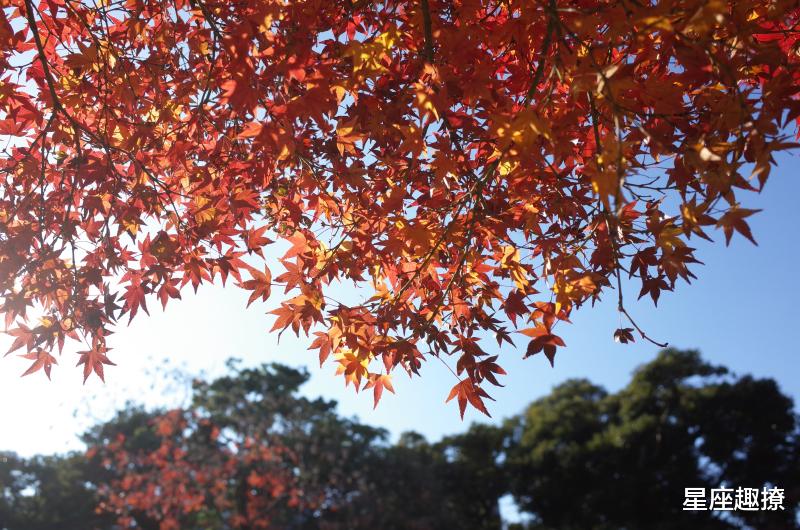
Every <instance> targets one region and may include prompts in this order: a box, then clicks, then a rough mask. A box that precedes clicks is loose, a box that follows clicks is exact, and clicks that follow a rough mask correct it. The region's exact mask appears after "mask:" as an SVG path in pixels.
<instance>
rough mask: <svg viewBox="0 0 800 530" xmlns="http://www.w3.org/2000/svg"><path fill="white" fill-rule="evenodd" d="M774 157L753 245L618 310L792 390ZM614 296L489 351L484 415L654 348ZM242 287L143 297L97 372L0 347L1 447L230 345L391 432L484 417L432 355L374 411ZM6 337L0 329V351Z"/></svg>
mask: <svg viewBox="0 0 800 530" xmlns="http://www.w3.org/2000/svg"><path fill="white" fill-rule="evenodd" d="M779 162H780V164H779V166H778V167H777V168H776V169H775V170H774V171H773V174H772V177H771V179H770V181H769V183H768V184H767V187H766V189H765V191H764V193H763V194H761V195H760V196H757V195H747V196H744V195H743V197H745V199H744V201H743V203H744V205H745V206H746V207H749V208H763V209H764V212H762V213H760V214H758V215H756V216H754V217H752V218H751V223H750V224H751V227H752V229H753V233H754V234H755V237H756V239H757V241H758V242H759V246H758V247H755V246H753V245H752V244H750V243H749V242H748V241H746V240H745V239H744V238H741V237H739V236H738V235H737V236H734V239H733V241H732V243H731V246H730V247H727V248H726V247H725V245H724V239H723V236H722V233H721V232H714V236H715V239H716V242H715V243H714V244H713V245H712V244H708V243H704V242H702V241H696V245H697V246H698V248H699V251H698V258H699V259H700V260H701V261H703V262H704V263H705V265H704V266H700V267H697V268H696V269H695V273H696V274H697V276H698V279H697V280H695V281H694V283H693V284H692V285H685V284H681V285H680V286H679V289H678V290H677V291H676V293H664V294H663V295H662V297H661V301H660V302H659V307H658V308H653V306H652V303H651V302H649V301H646V300H644V299H643V300H642V301H640V302H639V303H634V300H635V299H636V295H637V294H638V293H637V292H636V289H635V288H634V286H631V288H630V289H628V290H626V293H625V294H626V299H627V300H628V303H627V305H628V309H629V311H631V312H632V313H633V314H634V316H635V317H636V319H637V321H638V322H639V324H640V325H641V326H642V327H643V328H644V329H645V330H646V331H647V332H648V333H649V334H650V335H651V336H653V337H654V338H656V339H659V340H666V341H669V342H670V344H671V345H674V346H676V347H680V348H698V349H700V350H701V351H702V353H703V354H704V355H705V357H706V358H707V359H709V360H711V361H713V362H715V363H720V364H725V365H726V366H728V367H730V368H731V369H732V370H733V371H735V372H736V373H741V374H743V373H752V374H754V375H756V376H760V377H772V378H775V379H776V380H777V381H778V382H779V384H780V386H781V388H782V389H783V391H784V392H786V393H788V394H789V395H791V396H792V397H794V399H795V401H798V398H800V358H798V354H800V347H799V346H798V337H797V334H798V332H800V310H798V308H797V303H798V298H800V278H798V274H797V270H798V264H799V263H800V236H799V235H798V230H800V207H798V204H799V203H800V201H799V200H798V196H800V185H798V184H799V183H798V182H797V179H798V172H799V171H800V159H798V156H797V155H795V156H788V155H784V156H782V157H781V158H780V159H779ZM693 241H695V240H694V239H693ZM614 297H615V295H614V293H613V291H609V292H608V293H607V296H606V298H607V301H606V302H605V303H601V304H600V305H599V306H596V307H594V308H591V307H588V306H587V307H585V308H584V309H582V310H580V311H579V312H578V313H577V314H576V315H575V317H574V319H573V324H572V325H566V326H564V327H563V328H561V329H560V332H561V334H562V336H563V337H564V339H565V340H566V343H567V347H566V348H563V349H562V350H560V351H559V353H558V355H557V357H556V363H555V368H550V366H549V364H548V363H547V361H546V359H544V358H543V357H541V356H536V357H534V358H531V359H528V360H522V353H523V351H524V341H519V344H518V346H519V349H517V350H514V349H512V348H509V347H504V350H503V351H502V352H501V355H500V360H501V364H502V365H503V366H504V367H505V368H506V370H507V371H508V372H509V375H508V376H506V377H504V378H503V380H502V382H504V383H505V385H506V386H505V387H504V388H499V389H495V390H494V391H493V392H492V395H493V396H494V397H495V398H496V400H497V401H496V402H494V403H491V405H490V411H491V413H492V415H493V416H494V418H495V420H494V421H497V420H499V419H502V418H504V417H507V416H509V415H511V414H515V413H517V412H519V411H520V410H522V408H523V407H524V406H525V405H526V404H527V403H529V402H530V401H531V400H533V399H535V398H537V397H539V396H541V395H543V394H546V393H547V392H549V391H550V389H551V388H552V387H553V386H554V385H556V384H558V383H560V382H562V381H564V380H565V379H568V378H571V377H587V378H589V379H591V380H592V381H595V382H597V383H600V384H603V385H605V386H606V387H607V388H609V389H610V390H615V389H618V388H620V387H621V386H623V385H624V384H625V383H626V382H627V380H628V378H629V377H630V373H631V371H632V370H633V369H634V368H635V367H636V366H637V365H639V364H641V363H644V362H647V361H648V360H650V359H652V358H653V357H654V355H655V354H656V352H657V348H656V347H654V346H652V345H650V344H647V343H644V342H641V341H637V342H636V343H635V344H633V345H627V346H625V345H619V344H616V343H614V342H613V340H612V338H611V335H612V332H613V330H614V329H615V328H616V327H617V323H618V316H617V313H616V309H615V304H614V300H613V299H614ZM246 299H247V295H246V294H245V293H244V292H243V291H241V290H239V289H236V288H228V289H221V288H218V287H206V288H201V289H200V291H199V293H198V294H197V295H194V294H192V293H191V291H187V292H185V293H184V300H183V301H182V302H179V303H173V304H171V305H170V306H169V307H168V308H167V311H166V312H162V311H161V309H160V307H156V304H152V307H151V308H150V309H151V317H150V318H147V317H146V315H142V316H141V317H142V318H139V317H137V319H136V320H135V322H134V323H133V324H131V326H130V327H127V328H125V327H124V326H123V327H122V328H121V329H120V330H119V331H118V333H116V334H115V335H114V336H113V337H112V338H111V341H110V342H111V344H112V345H113V347H114V351H112V359H113V360H114V361H116V363H117V364H118V366H117V367H116V368H114V367H109V368H108V369H107V373H106V381H107V384H106V385H103V384H101V383H100V382H99V380H97V378H92V379H90V381H89V382H88V383H87V384H86V385H85V386H83V385H82V384H81V369H80V368H75V367H73V365H74V363H75V361H76V356H75V355H74V354H72V353H65V354H64V356H63V357H62V358H61V359H60V362H61V365H59V366H57V367H54V370H53V381H52V382H48V381H47V379H46V378H45V377H44V376H43V375H41V374H36V375H34V376H30V377H26V378H24V379H20V378H19V374H21V373H22V372H23V371H24V370H25V368H26V367H27V363H28V361H25V360H22V359H16V358H15V357H13V356H9V357H6V358H5V359H3V360H2V361H1V362H0V400H1V401H2V408H0V426H2V427H1V428H0V450H14V451H17V452H18V453H21V454H24V455H29V454H33V453H37V452H46V453H47V452H60V451H64V450H67V449H73V448H79V447H80V444H79V442H78V440H77V438H76V435H77V434H78V433H79V432H81V431H82V430H83V429H84V428H85V427H86V426H87V424H88V423H89V422H91V418H96V419H106V418H108V417H110V415H111V414H112V412H113V410H114V408H116V407H121V406H122V404H123V403H124V401H126V400H133V401H137V402H142V401H143V402H145V403H147V404H149V405H158V404H175V403H177V402H179V401H180V400H181V399H182V398H184V397H185V393H184V394H181V393H180V392H178V393H175V392H174V391H173V390H170V389H169V388H168V387H166V386H165V384H164V383H163V382H162V379H161V378H160V377H159V376H158V375H157V374H156V372H157V370H158V368H159V367H161V366H162V363H163V361H164V360H166V359H168V360H169V362H170V364H171V365H173V366H182V367H185V368H187V369H188V370H189V371H190V372H193V373H198V372H200V371H201V370H202V371H205V372H206V373H207V374H209V375H213V374H220V373H222V372H223V370H224V366H223V363H224V360H225V359H226V358H227V357H229V356H238V357H241V358H243V359H244V360H245V361H246V363H247V364H257V363H260V362H264V361H280V362H284V363H287V364H290V365H295V366H306V367H307V368H309V369H310V371H311V372H312V379H311V382H310V383H309V384H308V385H307V386H306V387H305V393H306V394H308V395H310V396H317V395H322V396H325V397H327V398H332V399H336V400H337V401H339V403H340V408H339V410H340V412H342V413H343V414H345V415H348V416H350V415H357V416H359V417H360V418H361V419H362V420H364V421H366V422H368V423H371V424H374V425H380V426H384V427H386V428H388V429H389V430H390V431H391V432H392V433H393V434H395V435H396V434H398V433H400V432H402V431H404V430H409V429H413V430H416V431H418V432H421V433H423V434H425V435H426V436H428V437H430V438H434V439H435V438H438V437H439V436H441V435H443V434H448V433H453V432H457V431H459V430H462V429H464V428H465V427H466V425H467V424H468V423H469V422H471V421H493V420H488V419H487V418H484V417H483V416H482V415H480V414H479V413H476V412H475V411H470V412H468V414H467V416H466V418H465V420H464V422H462V421H461V420H460V419H459V416H458V410H457V407H456V406H455V404H454V403H450V404H447V405H445V403H444V398H445V397H446V395H447V392H448V389H449V388H450V387H451V386H452V385H453V383H454V379H453V376H452V374H450V373H449V372H448V371H447V369H446V368H445V367H444V366H442V364H441V363H439V362H436V361H431V362H428V363H427V365H425V366H424V367H423V370H422V373H423V377H422V378H415V379H413V380H409V379H407V378H406V377H405V376H404V375H403V374H400V373H398V375H397V376H396V378H395V381H396V383H395V386H396V389H397V392H398V393H397V395H391V394H385V397H384V399H383V400H382V402H381V404H380V405H379V407H378V409H377V410H374V411H373V410H372V399H371V395H370V394H369V392H366V393H363V394H361V395H355V394H354V393H353V391H352V388H348V389H345V388H344V383H343V380H342V379H341V378H339V377H334V376H333V372H334V370H335V366H334V364H333V363H332V362H329V363H327V364H326V365H325V366H323V367H322V368H321V369H320V368H319V367H318V364H317V362H316V357H315V355H314V354H313V353H309V352H307V351H306V350H305V347H304V345H305V344H306V342H305V341H304V340H297V339H295V338H294V337H293V336H292V335H290V334H289V333H285V334H284V336H283V338H282V339H281V343H280V344H277V340H276V339H277V337H276V336H275V334H269V333H268V330H269V328H270V327H271V326H272V321H273V319H272V317H268V316H266V315H265V314H264V313H265V311H266V310H267V309H268V308H269V307H272V306H271V304H265V305H261V306H259V305H257V304H253V306H251V307H250V309H248V310H246V309H244V307H245V304H246ZM276 299H277V297H274V298H273V300H271V301H270V302H271V303H272V304H274V303H276V301H275V300H276ZM4 340H5V338H2V339H0V349H2V350H3V351H4V350H5V349H7V346H5V343H4V342H2V341H4ZM73 411H77V414H76V415H73Z"/></svg>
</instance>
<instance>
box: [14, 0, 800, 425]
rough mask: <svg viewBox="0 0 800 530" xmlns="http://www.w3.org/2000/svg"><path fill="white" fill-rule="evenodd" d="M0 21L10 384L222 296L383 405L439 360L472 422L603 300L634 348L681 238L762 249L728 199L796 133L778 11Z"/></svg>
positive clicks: (398, 1) (146, 4)
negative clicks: (789, 131)
mask: <svg viewBox="0 0 800 530" xmlns="http://www.w3.org/2000/svg"><path fill="white" fill-rule="evenodd" d="M0 6H2V7H1V8H0V42H2V52H0V96H2V97H0V134H2V135H4V136H5V137H8V147H7V148H6V149H5V150H4V152H3V155H2V156H0V174H2V184H0V299H2V306H0V311H1V312H2V313H4V315H5V321H6V326H7V327H9V328H10V329H9V331H8V332H9V333H10V334H11V335H12V336H13V338H14V342H13V345H12V348H11V350H12V351H15V350H22V351H23V355H24V356H25V357H26V358H28V359H30V360H31V361H33V363H32V365H31V368H30V370H29V372H31V371H36V370H39V369H42V368H43V369H44V371H46V372H48V373H49V370H50V367H51V365H52V364H54V363H55V359H56V358H55V357H54V356H53V355H52V354H53V350H54V349H56V348H59V349H60V348H62V347H63V345H64V343H65V341H66V340H67V339H68V338H69V339H75V340H78V341H82V342H84V343H85V344H86V347H85V348H84V349H83V350H82V351H80V357H79V364H83V365H84V367H85V372H84V373H85V376H86V377H88V376H89V375H91V373H93V372H94V373H96V374H98V375H99V376H100V377H101V378H102V376H103V367H104V365H108V364H111V361H110V360H109V358H108V356H107V353H108V350H109V346H108V344H107V338H108V335H109V334H110V333H111V330H112V328H113V324H114V323H115V322H116V321H117V319H119V318H121V317H127V318H128V319H129V320H130V319H131V318H133V317H135V316H136V315H137V314H138V313H139V312H140V311H144V312H146V311H147V307H148V303H149V304H152V303H153V302H154V299H157V300H158V301H159V302H160V303H161V304H166V303H168V302H169V301H170V300H171V299H175V298H179V297H180V296H181V289H182V288H183V287H185V286H187V285H191V286H192V287H193V288H195V289H197V287H198V286H199V285H201V284H203V283H207V282H212V281H214V280H217V279H218V280H221V281H222V283H223V284H224V283H225V282H226V281H228V280H229V279H232V280H233V281H235V282H236V283H237V284H238V285H239V286H241V287H242V288H244V289H246V290H247V291H249V292H250V293H251V295H250V301H251V302H253V301H255V300H267V299H268V298H269V296H270V293H271V290H272V287H273V286H276V285H278V286H281V287H283V290H284V292H285V293H287V294H288V295H290V296H287V297H286V298H285V299H283V300H282V301H281V302H280V304H279V306H277V308H276V309H275V310H274V311H272V313H274V315H275V317H276V321H275V329H278V330H283V329H287V328H291V329H292V330H293V331H294V332H296V333H298V334H299V333H301V332H302V333H305V334H312V335H313V343H312V345H311V347H312V349H314V350H317V351H318V353H319V358H320V360H322V361H324V360H325V359H327V358H328V357H330V356H333V357H334V358H335V359H336V361H337V362H338V363H339V364H340V365H341V370H340V372H341V374H342V375H343V376H344V377H345V378H346V380H347V381H348V382H350V383H353V384H354V385H355V386H356V388H361V387H363V386H367V387H370V388H373V389H374V392H375V397H376V399H377V398H379V397H380V394H381V392H382V391H383V389H384V388H387V389H391V381H390V379H389V377H390V374H391V373H392V372H393V371H394V370H395V369H397V368H398V367H400V368H401V369H405V370H406V371H407V372H408V373H409V374H416V373H417V372H418V369H419V367H420V364H421V362H422V361H423V360H425V359H427V358H430V357H431V356H434V357H440V358H446V357H447V356H452V357H453V359H454V360H455V364H456V367H455V369H454V372H455V373H456V374H457V377H458V379H459V381H458V383H457V384H456V386H455V387H454V388H453V390H452V392H451V398H455V397H457V398H458V400H457V401H458V402H459V404H460V406H461V410H462V413H463V410H464V408H465V407H466V405H467V404H472V405H473V406H475V407H477V408H478V409H480V410H482V411H484V412H485V411H486V409H485V406H484V401H483V400H484V399H485V398H486V397H487V396H488V393H487V391H486V388H485V387H486V385H487V383H488V384H495V383H496V382H497V380H496V376H497V375H502V374H503V373H504V372H503V370H502V368H501V367H500V366H499V365H498V364H497V363H496V362H495V361H496V360H497V359H496V357H495V356H494V355H492V354H491V353H490V352H489V351H487V350H488V349H490V347H489V346H487V345H486V344H485V341H486V340H491V337H494V338H496V340H497V342H498V344H499V345H501V346H502V344H503V343H504V342H505V343H508V344H513V342H512V333H513V332H516V331H521V332H522V333H523V334H524V335H525V336H527V337H529V338H530V341H529V344H528V346H527V355H535V354H538V353H540V352H542V353H544V354H545V355H546V356H547V357H548V358H549V360H550V361H551V362H552V361H553V357H554V355H555V352H556V350H557V348H558V347H560V346H563V345H564V341H563V340H562V339H561V337H559V336H558V335H557V334H556V332H555V326H556V325H557V324H558V323H559V322H562V321H567V320H568V319H569V317H570V314H571V312H572V311H573V309H574V308H576V307H578V306H580V305H582V304H583V303H585V302H587V301H590V300H591V301H594V300H596V299H598V298H600V296H601V294H602V293H603V292H604V290H606V289H608V288H616V289H617V291H618V297H619V310H620V312H621V313H622V315H624V316H625V317H627V318H628V319H629V320H630V322H631V326H632V327H630V328H622V329H620V330H618V331H617V333H616V334H615V336H616V337H617V338H618V340H620V341H622V342H626V341H630V340H633V338H634V335H633V331H634V330H636V331H638V332H639V333H640V334H641V336H642V337H644V338H647V337H646V335H645V334H644V332H642V330H640V329H638V326H636V324H635V323H634V322H633V320H632V319H631V318H630V316H629V314H628V312H627V310H626V309H625V307H624V305H623V300H622V296H621V282H622V279H623V278H622V276H623V275H626V276H628V277H630V278H631V279H632V280H631V281H637V282H639V283H640V284H641V296H644V295H647V296H649V297H651V298H652V300H653V301H654V302H657V301H658V298H659V296H660V294H661V292H662V291H664V290H671V289H672V288H673V287H674V286H675V284H676V282H677V281H679V280H680V279H683V280H686V281H688V280H689V279H690V278H692V277H693V274H692V272H691V271H690V268H689V267H690V266H691V264H693V263H696V262H697V260H696V258H695V256H694V251H693V248H692V247H690V246H688V242H687V240H688V239H689V238H690V237H692V236H697V237H703V238H708V237H709V236H708V235H707V233H706V230H707V227H710V226H716V227H718V228H721V229H722V230H723V232H724V234H725V237H726V239H727V240H730V238H731V237H732V234H733V233H734V232H738V233H740V234H742V235H743V236H744V237H746V238H748V239H753V237H752V234H751V232H750V229H749V227H748V225H747V222H746V218H747V217H748V216H750V215H751V214H752V213H753V210H750V209H747V208H745V207H743V206H742V205H741V204H740V200H739V199H740V195H741V190H755V189H760V188H761V187H762V186H763V185H764V184H765V182H766V181H767V178H768V176H769V173H770V168H771V164H773V163H774V159H773V155H774V154H775V153H777V152H780V151H782V150H785V149H787V148H790V147H792V145H793V144H791V143H790V142H789V141H788V139H787V137H786V136H785V134H784V131H785V130H786V126H787V124H788V123H790V122H793V121H794V120H796V119H797V118H798V115H799V114H800V99H798V90H800V56H799V55H798V45H799V43H800V32H799V31H798V29H797V24H798V20H799V18H800V10H798V8H797V4H796V2H795V1H794V0H747V1H744V2H726V1H724V0H710V1H709V0H648V1H647V2H627V1H622V0H549V1H548V2H538V3H535V4H531V3H530V2H524V1H519V0H512V1H497V2H495V1H490V0H458V1H451V0H421V1H419V2H408V1H404V0H388V1H385V2H368V1H365V0H357V1H347V2H325V1H321V0H304V1H298V2H290V3H287V2H283V1H279V0H236V1H233V2H229V1H225V2H222V1H218V0H176V1H175V2H170V3H165V2H162V1H159V0H109V1H106V2H100V3H97V4H94V3H87V2H78V1H75V0H42V1H40V2H38V3H37V2H36V1H35V0H3V1H2V2H1V3H0ZM278 240H284V241H286V242H288V244H289V246H290V248H289V250H288V251H287V252H286V253H285V254H283V256H282V257H281V258H280V259H276V258H277V256H271V255H270V254H269V253H267V252H265V248H269V245H271V244H272V243H273V242H275V241H278ZM270 257H271V259H272V262H271V263H269V264H268V263H267V261H268V259H267V258H270ZM270 267H272V268H273V269H275V268H276V267H278V268H279V269H280V270H276V271H275V273H274V274H273V271H271V270H270ZM349 281H352V282H354V283H355V284H356V285H358V286H361V287H362V289H361V290H359V293H361V294H363V295H364V296H363V298H360V299H358V300H356V301H353V302H351V301H349V300H348V301H342V300H336V299H335V298H333V297H332V296H331V295H332V291H335V288H336V286H337V285H340V284H341V283H343V282H349ZM487 337H489V339H487Z"/></svg>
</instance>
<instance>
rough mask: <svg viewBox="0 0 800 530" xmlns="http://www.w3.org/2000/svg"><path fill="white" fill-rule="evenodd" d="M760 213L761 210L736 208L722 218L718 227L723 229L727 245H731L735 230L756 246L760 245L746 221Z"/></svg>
mask: <svg viewBox="0 0 800 530" xmlns="http://www.w3.org/2000/svg"><path fill="white" fill-rule="evenodd" d="M760 211H761V210H748V209H746V208H738V207H736V208H731V209H730V210H728V211H727V212H726V213H725V214H724V215H723V216H722V217H720V219H719V221H717V226H718V227H721V228H722V231H723V232H724V233H725V244H726V245H729V244H730V242H731V237H733V232H734V230H735V231H736V232H739V233H740V234H742V235H743V236H744V237H746V238H747V239H749V240H750V242H751V243H753V244H754V245H758V243H756V240H755V239H754V238H753V233H752V232H751V231H750V227H749V226H748V224H747V222H745V220H744V219H745V218H746V217H750V216H751V215H753V214H754V213H758V212H760Z"/></svg>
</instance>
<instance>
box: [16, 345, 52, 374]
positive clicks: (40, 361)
mask: <svg viewBox="0 0 800 530" xmlns="http://www.w3.org/2000/svg"><path fill="white" fill-rule="evenodd" d="M20 357H22V358H24V359H28V360H32V361H33V364H31V365H30V367H29V368H28V369H27V370H25V373H23V374H22V377H25V376H26V375H30V374H32V373H34V372H37V371H39V370H41V369H42V368H44V373H45V374H46V375H47V378H48V379H50V368H51V367H52V366H53V365H54V364H58V361H56V358H55V357H53V356H52V355H50V354H49V353H47V352H46V351H44V350H38V351H32V352H29V353H26V354H24V355H20Z"/></svg>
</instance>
